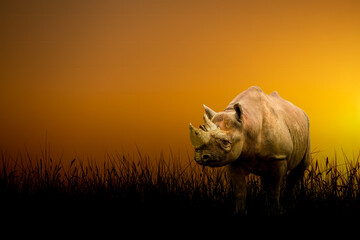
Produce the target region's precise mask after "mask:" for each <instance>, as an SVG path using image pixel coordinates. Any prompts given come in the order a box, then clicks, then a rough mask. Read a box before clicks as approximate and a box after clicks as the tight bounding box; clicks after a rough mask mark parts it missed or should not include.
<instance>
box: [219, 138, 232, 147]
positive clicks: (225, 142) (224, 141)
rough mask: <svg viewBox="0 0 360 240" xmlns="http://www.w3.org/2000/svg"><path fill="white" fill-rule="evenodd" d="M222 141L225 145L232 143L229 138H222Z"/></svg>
mask: <svg viewBox="0 0 360 240" xmlns="http://www.w3.org/2000/svg"><path fill="white" fill-rule="evenodd" d="M220 141H221V143H222V144H223V145H225V146H226V145H229V144H230V141H229V140H226V139H221V140H220Z"/></svg>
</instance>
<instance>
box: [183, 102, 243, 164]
mask: <svg viewBox="0 0 360 240" xmlns="http://www.w3.org/2000/svg"><path fill="white" fill-rule="evenodd" d="M204 108H205V114H204V125H203V126H200V127H199V128H195V127H194V126H193V125H192V124H191V123H190V140H191V143H192V145H193V146H194V148H195V161H196V162H197V163H199V164H201V165H204V166H210V167H220V166H224V165H226V164H229V163H231V162H234V161H235V160H237V159H238V158H239V156H240V154H241V151H242V148H243V139H242V138H243V134H242V109H241V106H240V105H239V104H235V105H234V110H235V111H225V112H219V113H216V112H214V111H213V110H211V109H210V108H208V107H206V106H205V105H204ZM210 119H211V120H210Z"/></svg>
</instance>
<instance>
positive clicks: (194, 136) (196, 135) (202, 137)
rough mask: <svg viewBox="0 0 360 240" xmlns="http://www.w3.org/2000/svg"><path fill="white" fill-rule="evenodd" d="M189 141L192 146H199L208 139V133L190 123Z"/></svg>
mask: <svg viewBox="0 0 360 240" xmlns="http://www.w3.org/2000/svg"><path fill="white" fill-rule="evenodd" d="M190 141H191V144H192V145H193V146H194V148H195V149H196V148H199V147H201V146H202V145H204V144H207V143H208V142H209V141H210V133H208V132H205V131H203V130H201V129H198V128H195V127H194V126H193V125H192V124H191V123H190Z"/></svg>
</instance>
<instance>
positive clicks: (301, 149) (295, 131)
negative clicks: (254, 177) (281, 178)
mask: <svg viewBox="0 0 360 240" xmlns="http://www.w3.org/2000/svg"><path fill="white" fill-rule="evenodd" d="M235 103H240V104H241V106H242V108H243V112H244V117H245V121H246V122H245V123H244V124H246V127H245V128H246V131H248V132H249V136H252V137H250V138H249V141H251V143H249V145H250V146H254V148H255V149H253V150H254V152H255V153H256V154H258V155H259V156H261V157H264V158H282V157H286V158H287V160H288V168H289V169H292V168H294V167H295V166H296V165H298V163H299V161H301V160H302V158H303V156H304V154H305V152H306V151H307V148H308V142H309V120H308V117H307V115H306V114H305V112H304V111H303V110H301V109H300V108H298V107H297V106H295V105H294V104H292V103H291V102H289V101H286V100H284V99H283V98H281V97H280V96H279V94H278V93H277V92H273V93H271V94H269V95H267V94H265V93H264V92H263V91H262V90H261V89H260V88H259V87H251V88H249V89H247V90H246V91H244V92H242V93H240V94H239V95H238V96H237V97H236V98H235V99H234V100H233V101H232V102H231V103H230V104H229V106H228V108H227V110H230V109H231V108H232V107H233V105H234V104H235Z"/></svg>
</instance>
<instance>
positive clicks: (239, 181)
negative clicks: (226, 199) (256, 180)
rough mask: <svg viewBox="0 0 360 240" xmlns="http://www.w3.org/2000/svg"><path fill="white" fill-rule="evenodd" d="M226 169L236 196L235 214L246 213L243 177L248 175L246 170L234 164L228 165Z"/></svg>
mask: <svg viewBox="0 0 360 240" xmlns="http://www.w3.org/2000/svg"><path fill="white" fill-rule="evenodd" d="M228 170H229V174H230V179H231V182H232V186H233V190H234V193H235V197H236V205H235V214H239V215H246V181H245V177H246V175H248V172H247V171H246V170H245V169H243V168H242V167H241V166H239V165H236V164H231V165H229V167H228Z"/></svg>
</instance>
